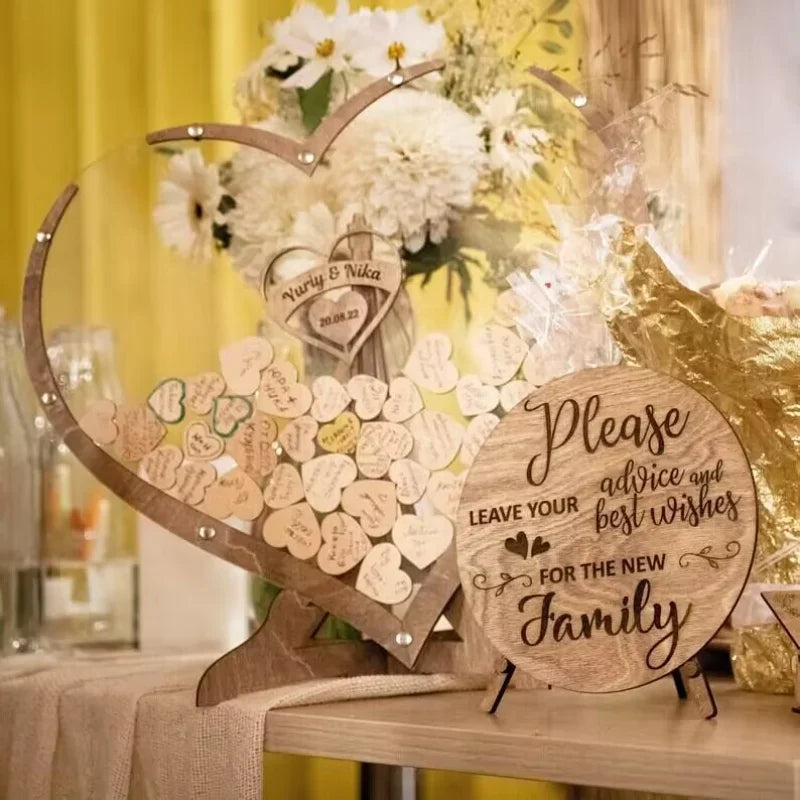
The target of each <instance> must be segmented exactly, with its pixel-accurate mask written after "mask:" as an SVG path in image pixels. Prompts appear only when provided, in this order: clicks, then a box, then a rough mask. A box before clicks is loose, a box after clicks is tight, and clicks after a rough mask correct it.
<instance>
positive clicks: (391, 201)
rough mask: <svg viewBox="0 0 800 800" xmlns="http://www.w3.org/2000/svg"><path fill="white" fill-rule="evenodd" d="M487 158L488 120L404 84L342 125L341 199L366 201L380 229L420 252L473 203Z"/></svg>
mask: <svg viewBox="0 0 800 800" xmlns="http://www.w3.org/2000/svg"><path fill="white" fill-rule="evenodd" d="M483 165H484V155H483V140H482V138H481V124H480V122H477V121H476V120H474V119H473V118H472V117H471V116H470V115H469V114H467V113H466V112H465V111H462V110H461V109H460V108H459V107H458V106H456V105H455V104H454V103H452V102H451V101H449V100H447V99H446V98H444V97H441V96H439V95H435V94H431V93H428V92H420V91H416V90H412V89H401V90H399V91H396V92H392V93H391V94H389V95H386V97H384V98H382V99H381V100H380V101H379V102H377V103H375V104H374V105H372V106H370V108H368V109H367V110H366V111H364V113H363V114H361V115H360V116H358V117H356V119H355V120H353V122H352V123H351V125H350V126H349V127H348V128H347V129H346V130H345V131H344V132H343V133H342V136H341V138H340V139H339V143H338V145H337V147H336V150H335V152H334V153H333V155H332V157H331V171H332V175H331V183H332V187H333V189H334V190H335V191H336V193H337V195H338V197H339V205H340V206H345V205H347V204H348V203H360V204H361V205H362V207H363V210H364V215H365V217H366V220H367V224H368V225H369V226H370V227H371V228H372V229H374V230H375V231H376V232H378V233H380V234H383V235H384V236H387V237H391V238H393V239H395V240H397V241H401V242H402V243H403V244H404V245H405V247H406V249H408V250H409V251H410V252H412V253H413V252H417V251H418V250H420V249H421V248H422V247H423V246H424V244H425V242H426V240H427V239H430V240H431V241H432V242H434V243H439V242H441V241H442V240H443V239H444V238H445V237H446V236H447V232H448V229H449V225H450V221H451V220H452V219H453V218H454V217H455V216H457V214H458V212H459V211H461V210H463V209H466V208H469V206H471V205H472V201H473V193H474V191H475V187H476V185H477V183H478V179H479V177H480V172H481V169H482V167H483Z"/></svg>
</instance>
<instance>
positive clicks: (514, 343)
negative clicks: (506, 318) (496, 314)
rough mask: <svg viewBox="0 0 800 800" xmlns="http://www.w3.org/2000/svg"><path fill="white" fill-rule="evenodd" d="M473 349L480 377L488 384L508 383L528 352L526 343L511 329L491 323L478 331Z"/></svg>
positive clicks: (499, 384)
mask: <svg viewBox="0 0 800 800" xmlns="http://www.w3.org/2000/svg"><path fill="white" fill-rule="evenodd" d="M473 349H474V354H475V361H476V362H477V364H478V374H479V375H480V379H481V380H482V381H483V382H484V383H488V384H489V385H490V386H501V385H502V384H504V383H508V382H509V381H510V380H511V379H512V378H513V377H514V376H515V375H516V374H517V372H518V371H519V368H520V366H521V365H522V362H523V360H524V359H525V356H526V355H527V353H528V345H527V344H525V342H523V341H522V339H520V338H519V336H517V335H516V334H515V333H514V332H513V331H510V330H509V329H508V328H503V327H501V326H500V325H491V324H490V325H484V326H483V327H482V328H481V329H480V330H479V331H478V333H477V336H476V337H475V339H474V343H473Z"/></svg>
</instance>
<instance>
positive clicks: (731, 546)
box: [678, 541, 742, 569]
mask: <svg viewBox="0 0 800 800" xmlns="http://www.w3.org/2000/svg"><path fill="white" fill-rule="evenodd" d="M725 550H726V551H727V553H728V555H726V556H722V555H720V556H717V555H714V554H713V553H712V552H711V545H710V544H709V545H706V546H705V547H704V548H703V549H702V550H701V551H700V552H699V553H684V554H683V555H682V556H681V557H680V558H679V559H678V564H680V565H681V566H682V567H684V568H685V567H688V566H689V564H691V561H690V559H691V558H702V559H703V561H705V562H706V563H707V564H708V566H709V567H712V568H713V569H719V562H720V561H728V560H729V559H731V558H736V556H738V555H739V553H740V552H741V550H742V546H741V545H740V544H739V542H737V541H732V542H728V543H727V544H726V545H725Z"/></svg>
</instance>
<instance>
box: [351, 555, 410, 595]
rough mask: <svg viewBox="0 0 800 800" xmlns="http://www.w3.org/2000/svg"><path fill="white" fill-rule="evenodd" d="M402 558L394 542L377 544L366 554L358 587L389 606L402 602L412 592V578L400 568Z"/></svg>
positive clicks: (357, 581)
mask: <svg viewBox="0 0 800 800" xmlns="http://www.w3.org/2000/svg"><path fill="white" fill-rule="evenodd" d="M402 560H403V557H402V555H401V554H400V551H399V550H398V549H397V547H395V546H394V545H393V544H390V543H389V542H380V543H379V544H376V545H375V546H374V547H373V548H372V549H371V550H370V551H369V552H368V553H367V554H366V556H364V560H363V562H362V563H361V569H360V570H359V571H358V578H357V579H356V589H357V590H358V591H359V592H361V593H362V594H365V595H366V596H367V597H369V598H370V599H371V600H375V601H376V602H377V603H384V604H385V605H389V606H390V605H393V604H394V603H402V602H403V600H405V599H406V598H407V597H408V596H409V595H410V594H411V578H410V577H409V576H408V573H407V572H403V570H402V569H400V564H401V562H402Z"/></svg>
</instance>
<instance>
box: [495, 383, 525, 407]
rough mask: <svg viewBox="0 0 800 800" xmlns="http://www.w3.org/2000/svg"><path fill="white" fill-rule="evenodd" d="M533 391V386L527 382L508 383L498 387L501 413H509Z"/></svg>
mask: <svg viewBox="0 0 800 800" xmlns="http://www.w3.org/2000/svg"><path fill="white" fill-rule="evenodd" d="M532 391H533V384H532V383H528V381H510V382H509V383H507V384H505V385H504V386H501V387H500V405H501V406H502V408H503V411H511V409H512V408H514V406H515V405H516V404H517V403H519V402H520V401H521V400H524V399H525V398H526V397H527V396H528V395H529V394H530V393H531V392H532Z"/></svg>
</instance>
